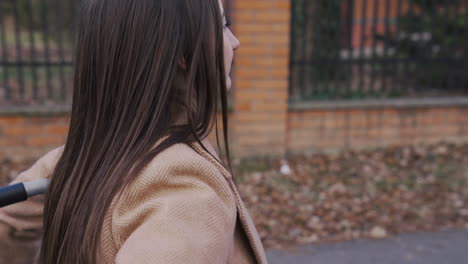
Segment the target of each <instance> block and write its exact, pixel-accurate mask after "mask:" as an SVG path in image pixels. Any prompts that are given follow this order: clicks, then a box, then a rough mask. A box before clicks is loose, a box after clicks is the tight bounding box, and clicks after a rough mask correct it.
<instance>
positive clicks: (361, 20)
mask: <svg viewBox="0 0 468 264" xmlns="http://www.w3.org/2000/svg"><path fill="white" fill-rule="evenodd" d="M291 29H292V33H291V65H290V67H291V79H290V98H291V102H298V101H311V100H329V99H355V98H382V97H385V98H389V97H433V96H459V95H468V0H314V1H310V0H292V27H291Z"/></svg>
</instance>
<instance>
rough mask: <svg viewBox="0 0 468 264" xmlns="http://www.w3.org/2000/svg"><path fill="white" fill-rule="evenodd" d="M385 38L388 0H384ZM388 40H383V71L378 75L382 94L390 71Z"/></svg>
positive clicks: (388, 21) (388, 30) (386, 35)
mask: <svg viewBox="0 0 468 264" xmlns="http://www.w3.org/2000/svg"><path fill="white" fill-rule="evenodd" d="M384 19H385V34H384V35H385V39H388V36H389V35H390V0H385V18H384ZM387 42H388V41H384V51H383V61H382V66H383V71H382V73H381V75H380V78H381V79H382V93H383V95H384V96H387V95H388V91H387V79H388V76H387V75H388V74H389V72H390V70H389V67H388V66H389V65H390V64H389V63H390V57H389V55H388V43H387Z"/></svg>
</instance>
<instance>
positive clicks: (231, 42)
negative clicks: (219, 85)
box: [219, 0, 240, 90]
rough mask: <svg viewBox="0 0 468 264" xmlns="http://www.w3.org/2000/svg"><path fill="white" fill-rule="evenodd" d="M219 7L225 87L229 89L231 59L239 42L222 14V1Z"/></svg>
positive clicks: (220, 0) (230, 82)
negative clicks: (222, 28)
mask: <svg viewBox="0 0 468 264" xmlns="http://www.w3.org/2000/svg"><path fill="white" fill-rule="evenodd" d="M219 6H220V7H221V14H222V16H223V27H224V30H223V31H224V34H223V35H224V64H225V68H226V87H227V89H228V90H229V89H231V85H232V80H231V76H230V74H231V67H232V59H233V58H234V51H235V50H236V49H238V48H239V46H240V43H239V40H238V39H237V38H236V37H235V36H234V34H233V33H232V32H231V30H230V29H229V27H228V26H229V24H228V23H229V22H228V21H227V19H226V15H225V13H224V7H223V2H222V0H219Z"/></svg>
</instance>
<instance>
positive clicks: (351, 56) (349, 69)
mask: <svg viewBox="0 0 468 264" xmlns="http://www.w3.org/2000/svg"><path fill="white" fill-rule="evenodd" d="M347 11H348V17H347V21H346V23H347V25H348V36H347V37H348V39H347V46H348V47H347V50H348V55H349V56H348V60H347V61H346V63H347V66H348V67H346V68H347V72H346V73H344V74H345V78H346V84H347V85H346V86H347V92H348V94H352V90H353V87H352V80H353V79H352V76H353V75H354V72H353V70H354V67H353V63H352V61H353V59H354V49H353V32H354V27H353V23H352V20H353V17H354V0H348V10H347ZM341 25H343V23H341Z"/></svg>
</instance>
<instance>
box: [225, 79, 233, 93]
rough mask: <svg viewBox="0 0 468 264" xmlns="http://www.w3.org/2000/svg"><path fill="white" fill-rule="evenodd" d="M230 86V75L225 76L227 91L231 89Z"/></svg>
mask: <svg viewBox="0 0 468 264" xmlns="http://www.w3.org/2000/svg"><path fill="white" fill-rule="evenodd" d="M231 86H232V80H231V77H229V76H228V77H227V78H226V89H227V90H228V91H229V90H231Z"/></svg>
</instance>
